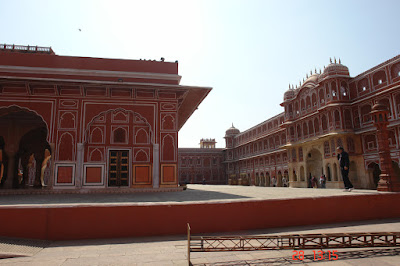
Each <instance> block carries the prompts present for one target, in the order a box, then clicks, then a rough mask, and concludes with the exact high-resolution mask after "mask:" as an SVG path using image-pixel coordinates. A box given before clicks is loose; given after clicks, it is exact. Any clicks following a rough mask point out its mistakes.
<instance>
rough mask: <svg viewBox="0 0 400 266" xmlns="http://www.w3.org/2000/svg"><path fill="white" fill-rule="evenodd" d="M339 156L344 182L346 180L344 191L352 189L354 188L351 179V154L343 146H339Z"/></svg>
mask: <svg viewBox="0 0 400 266" xmlns="http://www.w3.org/2000/svg"><path fill="white" fill-rule="evenodd" d="M337 153H338V155H337V158H338V160H339V166H340V171H341V172H342V177H343V182H344V187H345V190H344V191H352V190H353V189H354V187H353V184H352V183H351V182H350V179H349V165H350V160H349V154H348V153H347V152H345V151H344V149H343V147H337Z"/></svg>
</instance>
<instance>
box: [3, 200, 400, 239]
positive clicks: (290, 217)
mask: <svg viewBox="0 0 400 266" xmlns="http://www.w3.org/2000/svg"><path fill="white" fill-rule="evenodd" d="M398 206H400V193H397V194H375V195H367V196H365V195H354V196H353V195H349V196H342V197H321V198H301V199H286V200H262V201H246V202H232V203H197V204H172V205H148V206H98V207H97V206H90V207H84V206H76V207H75V206H74V207H29V208H9V207H0V236H8V237H22V238H38V239H50V240H65V239H85V238H119V237H133V236H150V235H166V234H185V233H186V223H190V225H191V227H192V233H194V234H198V233H211V232H224V231H237V230H248V229H261V228H273V227H286V226H299V225H314V224H325V223H337V222H345V221H361V220H369V219H383V218H398V217H400V208H399V207H398Z"/></svg>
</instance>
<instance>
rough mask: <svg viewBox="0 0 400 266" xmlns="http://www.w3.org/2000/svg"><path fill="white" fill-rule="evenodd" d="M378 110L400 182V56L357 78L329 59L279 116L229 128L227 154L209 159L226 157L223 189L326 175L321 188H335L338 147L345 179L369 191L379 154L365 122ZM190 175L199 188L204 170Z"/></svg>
mask: <svg viewBox="0 0 400 266" xmlns="http://www.w3.org/2000/svg"><path fill="white" fill-rule="evenodd" d="M377 103H379V104H381V105H383V106H386V108H388V110H389V117H388V120H389V121H388V122H389V123H388V130H389V131H388V141H389V148H390V153H391V158H392V164H393V168H394V171H395V172H396V176H397V178H398V179H399V178H400V170H399V157H400V146H399V141H400V139H399V136H400V56H396V57H394V58H392V59H390V60H388V61H386V62H383V63H382V64H379V65H377V66H375V67H373V68H371V69H369V70H367V71H365V72H363V73H361V74H359V75H357V76H355V77H352V76H350V71H349V69H348V67H347V66H345V65H343V64H342V63H341V61H340V60H339V61H336V59H335V60H331V62H330V64H329V65H328V66H327V67H324V69H323V71H319V73H317V71H314V73H313V72H311V73H310V74H309V75H307V76H306V78H305V79H304V80H303V82H301V83H300V84H299V85H297V86H294V85H290V86H289V89H288V90H287V91H286V92H285V93H284V97H283V102H282V103H281V104H280V105H281V106H282V107H283V108H284V111H283V112H282V113H280V114H277V115H276V116H274V117H271V118H269V119H267V120H265V121H263V122H261V123H259V124H258V125H255V126H253V127H251V128H249V129H247V130H245V131H242V132H240V131H239V130H238V129H237V128H235V127H234V126H233V125H232V127H231V128H229V129H228V130H227V131H226V133H225V140H226V148H225V149H224V150H223V151H218V150H215V153H214V155H213V156H214V157H215V156H216V155H215V154H217V153H218V152H220V154H221V156H222V155H223V156H224V161H223V163H222V164H221V166H224V168H225V169H224V171H225V173H226V177H225V179H224V180H225V182H227V183H229V184H242V185H256V186H273V185H274V184H276V185H277V186H290V187H308V185H309V179H310V177H312V176H315V177H317V178H319V177H320V176H321V175H325V176H326V179H327V182H326V187H327V188H340V187H342V186H343V182H342V181H341V174H340V169H339V166H338V161H337V157H336V156H337V154H336V147H338V146H342V147H344V149H345V150H347V151H348V152H349V154H350V173H349V177H350V179H351V181H352V182H353V184H354V185H355V186H356V188H370V189H375V188H376V187H377V184H378V181H379V178H380V177H379V175H380V173H381V168H380V160H379V152H380V151H381V150H382V147H380V146H379V145H378V140H377V133H376V128H375V126H374V123H373V121H372V118H371V110H372V107H373V105H374V104H377ZM180 151H181V149H180ZM183 154H184V153H183V150H182V154H180V164H181V165H182V166H183V165H184V162H185V163H186V160H184V159H183V157H186V158H187V157H188V156H187V153H185V156H183ZM201 154H202V149H201V148H200V149H191V153H190V156H189V158H193V159H194V158H200V157H201ZM192 168H193V169H192V172H193V173H195V174H194V175H195V176H197V175H198V178H197V179H194V180H195V182H199V181H200V180H201V176H202V173H204V171H203V170H202V169H203V165H202V164H201V165H199V167H196V165H195V164H193V166H192ZM180 171H181V180H182V179H186V180H187V176H188V175H189V173H188V168H187V167H182V168H181V169H180ZM192 177H193V174H192ZM205 178H206V180H207V182H210V183H212V182H211V180H210V179H209V178H208V177H207V176H205ZM190 180H192V179H190Z"/></svg>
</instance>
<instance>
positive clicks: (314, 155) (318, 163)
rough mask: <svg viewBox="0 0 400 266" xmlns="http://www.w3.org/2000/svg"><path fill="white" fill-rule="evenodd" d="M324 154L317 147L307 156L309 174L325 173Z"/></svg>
mask: <svg viewBox="0 0 400 266" xmlns="http://www.w3.org/2000/svg"><path fill="white" fill-rule="evenodd" d="M322 169H323V166H322V154H321V153H320V152H319V151H318V150H317V149H312V150H311V151H310V152H309V153H308V154H307V158H306V171H307V176H308V177H309V176H310V175H311V177H313V176H315V177H317V178H318V177H320V176H321V175H322V174H323V173H322V171H323V170H322Z"/></svg>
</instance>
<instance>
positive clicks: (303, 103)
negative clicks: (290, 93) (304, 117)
mask: <svg viewBox="0 0 400 266" xmlns="http://www.w3.org/2000/svg"><path fill="white" fill-rule="evenodd" d="M305 110H306V103H305V102H304V99H301V111H302V112H303V111H305Z"/></svg>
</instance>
